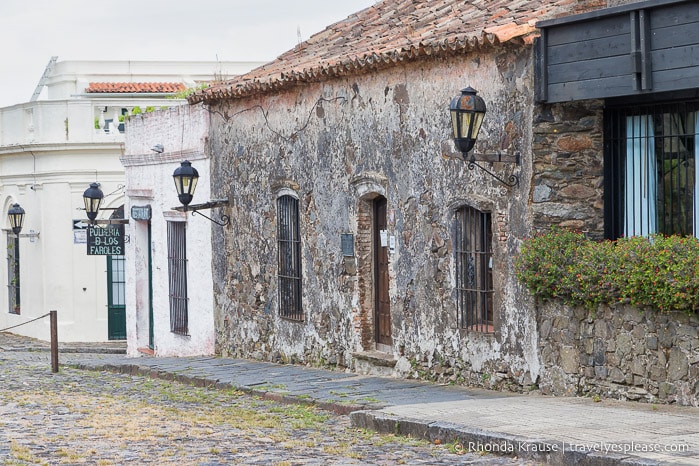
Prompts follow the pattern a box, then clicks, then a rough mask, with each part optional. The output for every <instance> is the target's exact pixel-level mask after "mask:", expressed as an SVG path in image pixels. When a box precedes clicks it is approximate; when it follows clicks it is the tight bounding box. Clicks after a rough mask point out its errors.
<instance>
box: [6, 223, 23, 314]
mask: <svg viewBox="0 0 699 466" xmlns="http://www.w3.org/2000/svg"><path fill="white" fill-rule="evenodd" d="M7 296H8V306H9V310H10V314H19V313H20V299H19V298H20V294H19V238H18V237H17V236H15V235H11V234H8V235H7Z"/></svg>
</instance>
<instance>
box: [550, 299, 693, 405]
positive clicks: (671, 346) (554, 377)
mask: <svg viewBox="0 0 699 466" xmlns="http://www.w3.org/2000/svg"><path fill="white" fill-rule="evenodd" d="M538 323H539V329H540V340H539V347H540V352H541V359H542V364H543V366H544V370H543V371H542V374H541V379H540V381H539V388H540V389H541V391H542V393H545V394H553V395H577V396H599V397H602V398H615V399H621V400H634V401H643V402H649V403H677V404H681V405H690V406H699V331H697V327H698V326H699V317H698V316H696V315H688V314H686V313H683V312H675V313H659V312H657V311H654V310H646V311H641V310H638V309H635V308H633V307H630V306H615V307H610V306H600V307H599V309H598V310H597V311H596V312H594V313H591V312H587V311H585V310H584V309H582V308H571V307H568V306H563V305H560V304H557V303H547V304H543V305H539V306H538Z"/></svg>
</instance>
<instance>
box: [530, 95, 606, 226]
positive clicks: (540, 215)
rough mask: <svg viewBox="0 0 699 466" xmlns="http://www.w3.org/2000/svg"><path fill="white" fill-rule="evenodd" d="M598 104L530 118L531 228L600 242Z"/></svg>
mask: <svg viewBox="0 0 699 466" xmlns="http://www.w3.org/2000/svg"><path fill="white" fill-rule="evenodd" d="M603 104H604V102H603V101H598V100H594V101H580V102H574V103H565V104H554V105H539V106H537V108H536V110H535V112H536V114H535V118H534V142H533V144H532V150H533V152H534V181H533V183H532V185H533V190H532V193H531V205H532V212H533V216H534V218H533V221H534V228H535V229H536V230H547V229H549V228H550V227H551V225H553V224H556V225H560V226H562V227H565V228H571V229H573V230H577V231H582V232H585V233H587V234H589V236H590V237H592V238H602V237H603V236H604V200H603V193H604V189H603V185H604V177H603V165H604V148H603V141H602V136H603V126H602V124H603V119H602V117H603V109H604V107H603Z"/></svg>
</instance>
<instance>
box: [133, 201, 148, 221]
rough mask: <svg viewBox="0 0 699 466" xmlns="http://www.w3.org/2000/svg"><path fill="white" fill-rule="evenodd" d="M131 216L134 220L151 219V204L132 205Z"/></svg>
mask: <svg viewBox="0 0 699 466" xmlns="http://www.w3.org/2000/svg"><path fill="white" fill-rule="evenodd" d="M131 218H132V219H134V220H150V218H151V208H150V204H148V205H134V206H131Z"/></svg>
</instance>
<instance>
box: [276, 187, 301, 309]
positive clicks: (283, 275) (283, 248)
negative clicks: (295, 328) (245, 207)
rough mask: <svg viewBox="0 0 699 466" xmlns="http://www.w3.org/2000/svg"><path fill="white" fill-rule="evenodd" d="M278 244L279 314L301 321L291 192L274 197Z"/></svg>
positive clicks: (295, 214) (296, 231) (297, 247)
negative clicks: (275, 200) (275, 201)
mask: <svg viewBox="0 0 699 466" xmlns="http://www.w3.org/2000/svg"><path fill="white" fill-rule="evenodd" d="M277 245H278V251H279V267H278V269H277V276H278V279H279V315H280V316H282V317H284V318H287V319H292V320H303V308H302V306H301V234H300V228H299V201H298V199H296V198H295V197H293V196H290V195H283V196H280V197H279V198H277Z"/></svg>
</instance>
